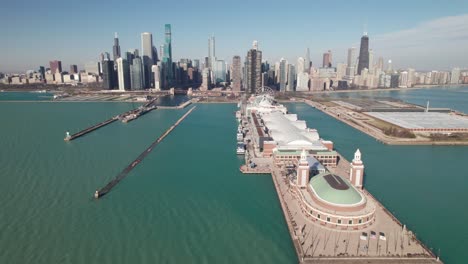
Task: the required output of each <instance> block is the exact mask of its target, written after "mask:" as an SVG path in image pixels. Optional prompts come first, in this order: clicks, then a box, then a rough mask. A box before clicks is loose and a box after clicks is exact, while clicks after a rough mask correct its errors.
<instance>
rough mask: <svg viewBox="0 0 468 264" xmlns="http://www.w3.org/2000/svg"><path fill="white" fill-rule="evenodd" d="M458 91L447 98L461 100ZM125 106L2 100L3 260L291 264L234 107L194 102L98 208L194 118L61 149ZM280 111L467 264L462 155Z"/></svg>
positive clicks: (308, 112) (145, 124)
mask: <svg viewBox="0 0 468 264" xmlns="http://www.w3.org/2000/svg"><path fill="white" fill-rule="evenodd" d="M443 89H445V88H442V90H443ZM418 91H420V92H418ZM464 91H465V90H464V88H461V89H460V92H457V91H455V90H451V91H449V92H453V93H457V94H458V95H457V96H455V97H454V98H456V101H461V102H462V101H466V102H468V93H466V92H464ZM408 92H411V93H413V94H410V95H408V94H405V93H393V92H392V96H393V97H395V98H398V97H400V98H403V97H405V96H406V98H410V99H408V100H416V99H411V98H418V97H421V98H422V99H421V100H423V101H425V100H426V99H424V98H426V97H431V96H430V95H431V94H430V93H434V94H433V95H432V97H431V98H430V100H431V104H432V105H434V104H437V103H439V102H440V103H441V105H440V107H451V106H450V105H448V104H449V103H447V100H446V99H444V98H443V97H441V96H440V94H439V93H440V91H439V89H423V90H414V91H408ZM418 93H423V95H421V94H418ZM424 93H429V94H424ZM445 93H446V92H444V94H445ZM28 94H29V93H28ZM17 96H19V97H21V95H17ZM28 96H29V95H28ZM408 96H409V97H408ZM14 100H18V99H14ZM444 101H446V102H445V103H444ZM448 101H450V100H448ZM413 102H414V101H413ZM414 103H417V102H414ZM462 106H463V104H460V106H457V108H459V109H458V110H461V111H463V108H462ZM131 108H132V104H130V103H0V112H1V113H3V114H2V115H0V124H2V125H1V129H0V131H1V132H0V168H2V170H1V171H0V201H1V205H0V209H1V210H0V212H1V213H0V230H1V232H0V248H2V250H0V263H96V262H100V263H184V262H185V263H295V262H296V261H297V259H296V256H295V253H294V250H293V246H292V244H291V241H290V237H289V234H288V231H287V227H286V224H285V221H284V219H283V215H282V212H281V208H280V206H279V203H278V199H277V196H276V193H275V189H274V186H273V183H272V180H271V178H270V177H269V176H245V175H242V174H241V173H240V172H239V170H238V167H239V166H240V164H241V162H242V159H240V158H238V157H237V155H236V154H235V143H236V139H235V130H236V123H235V120H234V114H233V112H234V111H235V110H236V106H235V105H234V104H232V105H230V104H198V105H197V109H196V110H195V111H194V112H193V113H192V114H191V115H190V116H189V117H188V118H187V119H185V120H184V121H183V122H182V123H181V125H180V126H178V127H177V128H176V129H175V130H174V131H173V132H172V133H171V134H170V135H169V136H168V137H166V138H165V139H164V141H163V142H162V143H161V144H159V145H158V146H157V148H156V149H155V150H154V151H153V152H152V153H151V154H150V155H148V157H147V158H146V159H145V160H144V161H143V162H142V163H140V164H139V165H138V166H137V167H136V169H134V170H133V171H132V172H131V173H130V174H129V175H128V177H127V178H125V179H124V180H123V181H122V182H121V183H120V184H119V185H118V186H117V187H116V188H114V189H113V190H112V191H111V192H110V193H109V194H108V195H106V196H105V197H104V198H103V199H102V200H99V201H95V200H94V199H92V195H93V193H94V191H95V190H96V189H97V188H100V187H102V186H104V185H105V184H106V183H107V182H108V181H109V180H110V179H112V178H113V177H115V176H116V175H117V174H118V173H119V172H120V171H121V170H122V169H123V168H124V167H125V166H127V165H128V164H129V163H130V162H131V161H133V160H134V159H135V158H136V157H137V156H138V155H139V154H140V152H141V151H143V150H144V149H145V148H146V147H147V146H148V145H149V144H151V142H152V141H153V140H154V139H156V138H157V137H158V136H159V135H160V134H161V133H162V132H163V131H165V130H166V129H167V128H168V127H169V126H170V125H172V123H173V122H175V121H176V120H177V119H178V118H179V117H180V116H182V115H183V114H184V113H185V111H187V110H188V108H187V109H184V110H156V111H153V112H151V113H149V114H147V115H144V116H143V117H141V118H139V119H138V120H135V121H133V122H130V123H128V124H123V123H121V122H115V123H113V124H111V125H108V126H106V127H104V128H101V129H99V130H96V131H94V132H92V133H90V134H88V135H86V136H84V137H82V138H79V139H77V140H75V141H72V142H64V141H63V137H64V136H65V131H66V130H69V131H71V132H76V131H78V130H80V129H83V128H85V127H87V126H89V125H92V124H94V123H97V122H99V121H102V120H105V119H107V118H109V117H110V116H113V115H116V114H118V113H121V112H124V111H127V110H129V109H131ZM288 108H289V110H290V112H294V113H298V115H299V118H301V119H305V120H306V121H307V123H308V126H309V127H312V128H317V129H318V130H319V133H320V135H321V137H323V138H325V139H330V140H332V141H334V143H335V147H336V148H337V150H338V151H339V152H340V153H342V154H343V155H344V156H345V157H346V158H348V159H351V158H352V155H353V153H354V151H355V149H356V148H360V149H361V151H362V153H363V160H364V162H365V165H366V178H365V186H366V188H367V189H368V190H369V191H371V192H372V193H373V194H374V195H375V196H376V197H377V198H378V199H379V200H381V201H382V202H383V204H384V205H385V206H386V207H387V208H388V209H389V210H390V211H392V212H394V214H395V215H396V216H397V217H398V218H399V219H400V220H401V221H402V222H403V223H405V224H406V225H407V226H408V227H409V228H410V229H411V230H412V231H414V232H415V233H416V234H417V236H418V237H419V238H420V239H421V240H422V241H423V242H424V243H426V244H427V245H428V246H429V247H432V248H434V249H436V250H435V251H436V252H437V249H439V248H440V249H441V254H442V259H443V260H444V261H445V263H463V261H464V260H465V259H468V252H467V251H466V250H465V249H464V242H466V241H467V238H468V229H467V228H466V222H467V221H468V210H466V208H465V207H466V201H468V192H466V187H467V186H468V179H467V176H468V170H467V169H466V167H464V165H465V163H466V160H467V155H468V147H442V146H437V147H432V146H387V145H383V144H381V143H379V142H377V141H375V140H374V139H373V138H371V137H368V136H367V135H365V134H363V133H361V132H359V131H357V130H355V129H353V128H351V127H349V126H347V125H345V124H343V123H341V122H339V121H336V120H334V119H332V118H330V117H328V116H327V115H325V114H323V113H321V112H320V111H318V110H315V109H313V108H311V107H309V106H307V105H305V104H288ZM453 108H455V107H453ZM466 112H468V111H466Z"/></svg>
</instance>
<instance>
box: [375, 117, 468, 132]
mask: <svg viewBox="0 0 468 264" xmlns="http://www.w3.org/2000/svg"><path fill="white" fill-rule="evenodd" d="M366 114H367V115H369V116H372V117H375V118H378V119H381V120H383V121H385V122H388V123H391V124H394V125H397V126H400V127H403V128H406V129H408V130H411V131H415V132H417V131H421V132H468V118H467V117H463V116H457V115H454V114H448V113H438V112H366Z"/></svg>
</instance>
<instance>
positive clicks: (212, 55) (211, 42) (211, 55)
mask: <svg viewBox="0 0 468 264" xmlns="http://www.w3.org/2000/svg"><path fill="white" fill-rule="evenodd" d="M215 60H216V47H215V37H214V35H212V36H211V37H210V38H209V39H208V66H207V67H210V68H211V67H213V64H214V61H215Z"/></svg>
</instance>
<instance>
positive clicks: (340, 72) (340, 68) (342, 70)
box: [336, 63, 347, 80]
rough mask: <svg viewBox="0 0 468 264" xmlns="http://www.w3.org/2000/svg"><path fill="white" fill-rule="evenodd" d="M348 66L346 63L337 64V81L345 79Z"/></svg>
mask: <svg viewBox="0 0 468 264" xmlns="http://www.w3.org/2000/svg"><path fill="white" fill-rule="evenodd" d="M346 66H347V65H346V64H344V63H338V64H336V79H337V80H342V79H343V77H345V75H346V68H347V67H346Z"/></svg>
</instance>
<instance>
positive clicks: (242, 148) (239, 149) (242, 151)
mask: <svg viewBox="0 0 468 264" xmlns="http://www.w3.org/2000/svg"><path fill="white" fill-rule="evenodd" d="M236 152H237V154H238V155H244V154H245V144H244V143H243V142H237V151H236Z"/></svg>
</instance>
